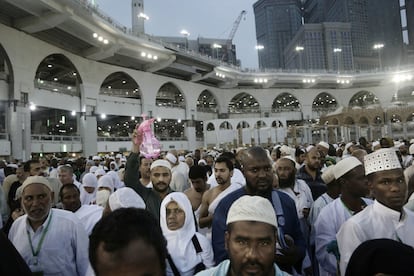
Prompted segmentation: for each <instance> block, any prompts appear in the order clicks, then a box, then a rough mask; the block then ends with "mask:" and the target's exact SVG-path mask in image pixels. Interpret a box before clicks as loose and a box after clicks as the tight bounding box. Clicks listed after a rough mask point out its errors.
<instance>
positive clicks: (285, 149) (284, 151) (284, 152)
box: [280, 145, 295, 156]
mask: <svg viewBox="0 0 414 276" xmlns="http://www.w3.org/2000/svg"><path fill="white" fill-rule="evenodd" d="M294 151H295V149H293V148H291V147H289V146H286V145H283V146H281V147H280V154H281V155H284V156H288V155H290V156H292V155H293V153H294Z"/></svg>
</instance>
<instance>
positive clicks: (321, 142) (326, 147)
mask: <svg viewBox="0 0 414 276" xmlns="http://www.w3.org/2000/svg"><path fill="white" fill-rule="evenodd" d="M318 145H319V146H321V147H324V148H325V149H329V144H328V143H326V142H325V141H320V142H319V144H318Z"/></svg>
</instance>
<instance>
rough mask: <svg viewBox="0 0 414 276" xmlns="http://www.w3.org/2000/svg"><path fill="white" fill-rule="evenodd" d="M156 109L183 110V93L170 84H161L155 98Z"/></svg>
mask: <svg viewBox="0 0 414 276" xmlns="http://www.w3.org/2000/svg"><path fill="white" fill-rule="evenodd" d="M155 104H156V105H157V106H158V107H175V108H181V109H185V106H186V102H185V98H184V95H183V93H182V92H181V91H180V89H178V87H177V86H176V85H175V84H173V83H172V82H167V83H165V84H163V85H162V86H161V87H160V89H159V90H158V93H157V96H156V98H155Z"/></svg>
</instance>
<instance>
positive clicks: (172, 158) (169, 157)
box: [165, 152, 177, 164]
mask: <svg viewBox="0 0 414 276" xmlns="http://www.w3.org/2000/svg"><path fill="white" fill-rule="evenodd" d="M165 159H167V160H168V161H170V162H171V163H172V164H175V163H177V157H175V155H174V154H172V153H171V152H169V153H167V155H166V156H165Z"/></svg>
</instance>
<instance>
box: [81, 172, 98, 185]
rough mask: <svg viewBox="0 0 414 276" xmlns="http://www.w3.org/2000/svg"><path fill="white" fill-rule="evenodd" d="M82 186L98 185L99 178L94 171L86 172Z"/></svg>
mask: <svg viewBox="0 0 414 276" xmlns="http://www.w3.org/2000/svg"><path fill="white" fill-rule="evenodd" d="M82 186H83V187H93V188H96V187H97V186H98V179H97V178H96V176H95V174H93V173H87V174H85V175H84V176H83V178H82Z"/></svg>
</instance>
